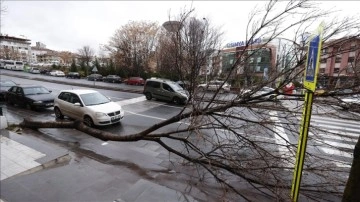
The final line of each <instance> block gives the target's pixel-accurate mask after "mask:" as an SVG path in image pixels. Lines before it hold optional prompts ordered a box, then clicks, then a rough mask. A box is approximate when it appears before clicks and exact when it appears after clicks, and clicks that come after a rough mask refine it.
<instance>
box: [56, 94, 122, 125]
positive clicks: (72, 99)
mask: <svg viewBox="0 0 360 202" xmlns="http://www.w3.org/2000/svg"><path fill="white" fill-rule="evenodd" d="M54 111H55V116H56V118H60V119H62V118H64V116H68V117H70V118H73V119H77V120H81V121H83V122H84V124H86V125H87V126H89V127H93V126H94V125H97V126H102V125H110V124H114V123H120V120H121V119H122V118H124V110H123V109H122V108H121V106H120V105H119V104H117V103H115V102H113V101H111V100H110V99H109V98H108V97H106V96H104V95H103V94H101V93H99V92H97V91H95V90H62V91H60V93H59V95H58V96H56V98H55V100H54Z"/></svg>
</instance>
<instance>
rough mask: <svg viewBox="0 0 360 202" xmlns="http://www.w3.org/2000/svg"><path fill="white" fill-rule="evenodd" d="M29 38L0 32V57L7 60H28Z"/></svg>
mask: <svg viewBox="0 0 360 202" xmlns="http://www.w3.org/2000/svg"><path fill="white" fill-rule="evenodd" d="M30 41H31V40H29V39H26V38H20V37H14V36H8V35H2V34H0V58H1V59H7V60H18V61H23V62H29V61H30V52H31V46H30V45H31V42H30Z"/></svg>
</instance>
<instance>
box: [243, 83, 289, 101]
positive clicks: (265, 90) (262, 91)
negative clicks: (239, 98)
mask: <svg viewBox="0 0 360 202" xmlns="http://www.w3.org/2000/svg"><path fill="white" fill-rule="evenodd" d="M274 91H275V89H274V88H270V87H267V86H264V87H262V88H260V89H259V90H258V91H256V92H255V93H254V94H252V95H251V97H257V96H262V95H264V96H262V97H260V99H266V100H267V99H270V100H272V99H274V98H276V99H281V98H284V95H279V94H275V93H271V92H274ZM245 93H251V90H245V91H244V94H245ZM268 93H270V94H268Z"/></svg>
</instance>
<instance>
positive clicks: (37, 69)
mask: <svg viewBox="0 0 360 202" xmlns="http://www.w3.org/2000/svg"><path fill="white" fill-rule="evenodd" d="M29 72H30V73H32V74H40V70H39V68H36V67H33V68H31V69H30V71H29Z"/></svg>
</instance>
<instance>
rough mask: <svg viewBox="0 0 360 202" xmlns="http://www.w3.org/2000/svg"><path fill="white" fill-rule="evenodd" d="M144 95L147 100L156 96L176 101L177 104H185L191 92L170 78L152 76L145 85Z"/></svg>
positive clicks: (160, 98)
mask: <svg viewBox="0 0 360 202" xmlns="http://www.w3.org/2000/svg"><path fill="white" fill-rule="evenodd" d="M143 93H144V95H145V96H146V99H147V100H151V99H152V98H156V99H159V100H165V101H169V102H174V103H175V104H185V103H186V102H187V101H188V99H189V93H188V92H187V91H186V90H184V89H183V88H182V87H181V86H180V85H179V84H177V83H176V82H174V81H170V80H168V79H161V78H151V79H147V80H146V82H145V85H144V91H143Z"/></svg>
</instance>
